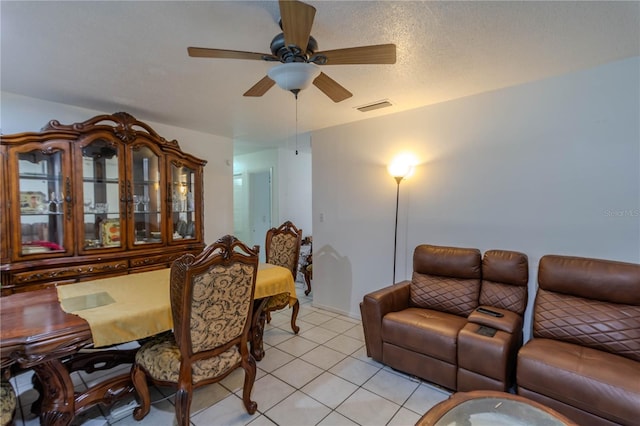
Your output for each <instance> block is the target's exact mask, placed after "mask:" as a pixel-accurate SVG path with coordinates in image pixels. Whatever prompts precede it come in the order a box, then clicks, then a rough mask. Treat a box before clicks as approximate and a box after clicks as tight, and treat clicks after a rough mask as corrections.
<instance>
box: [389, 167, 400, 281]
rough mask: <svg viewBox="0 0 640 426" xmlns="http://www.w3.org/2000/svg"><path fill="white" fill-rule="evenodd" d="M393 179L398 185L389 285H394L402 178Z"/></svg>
mask: <svg viewBox="0 0 640 426" xmlns="http://www.w3.org/2000/svg"><path fill="white" fill-rule="evenodd" d="M394 179H395V180H396V182H397V183H398V185H397V188H396V226H395V228H394V230H395V232H394V235H393V281H391V284H395V283H396V258H397V252H398V250H397V247H398V205H399V202H400V182H402V179H403V177H402V176H394Z"/></svg>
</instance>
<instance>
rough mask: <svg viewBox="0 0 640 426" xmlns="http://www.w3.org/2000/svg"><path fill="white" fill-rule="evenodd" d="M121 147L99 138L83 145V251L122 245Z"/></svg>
mask: <svg viewBox="0 0 640 426" xmlns="http://www.w3.org/2000/svg"><path fill="white" fill-rule="evenodd" d="M120 161H121V159H120V156H119V151H118V146H117V145H115V144H114V143H113V142H110V141H108V140H105V139H96V140H95V141H93V142H91V143H89V144H87V145H86V146H85V147H83V148H82V200H81V202H82V207H83V208H82V212H83V215H82V216H83V218H84V221H83V228H82V230H81V233H82V235H83V236H84V237H83V238H82V240H81V241H82V251H85V252H86V251H92V250H96V249H103V248H114V247H123V244H122V237H121V234H120V226H121V223H122V220H121V219H122V217H121V216H122V214H121V210H120V209H121V204H120V198H121V188H120V180H119V170H120Z"/></svg>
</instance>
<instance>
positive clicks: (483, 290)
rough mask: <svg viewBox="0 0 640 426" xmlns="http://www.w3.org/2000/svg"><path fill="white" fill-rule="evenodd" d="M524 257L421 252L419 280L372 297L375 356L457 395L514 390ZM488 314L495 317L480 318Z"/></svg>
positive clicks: (370, 349)
mask: <svg viewBox="0 0 640 426" xmlns="http://www.w3.org/2000/svg"><path fill="white" fill-rule="evenodd" d="M527 282H528V262H527V256H526V255H524V254H522V253H517V252H511V251H503V250H490V251H487V252H486V253H485V255H484V258H482V257H481V254H480V251H479V250H477V249H473V248H457V247H442V246H433V245H426V244H425V245H420V246H418V247H416V249H415V251H414V254H413V276H412V279H411V281H403V282H400V283H397V284H394V285H393V286H390V287H386V288H383V289H380V290H377V291H375V292H372V293H370V294H367V295H365V296H364V299H363V301H362V303H361V304H360V310H361V314H362V323H363V328H364V334H365V341H366V349H367V355H368V356H370V357H372V358H373V359H375V360H377V361H379V362H382V363H384V364H386V365H388V366H390V367H392V368H394V369H397V370H400V371H403V372H405V373H408V374H411V375H415V376H417V377H420V378H422V379H425V380H428V381H430V382H433V383H437V384H439V385H441V386H444V387H446V388H449V389H453V390H472V389H491V390H502V391H504V390H507V389H508V388H509V387H510V386H511V384H512V381H513V377H514V371H513V370H514V366H515V359H516V354H517V351H518V349H519V347H520V346H521V345H522V321H523V320H522V314H523V312H524V309H525V307H526V301H527ZM478 307H484V308H487V309H490V310H491V311H493V312H495V313H497V315H499V317H494V316H491V315H488V314H486V313H481V312H478V311H477V310H476V309H477V308H478Z"/></svg>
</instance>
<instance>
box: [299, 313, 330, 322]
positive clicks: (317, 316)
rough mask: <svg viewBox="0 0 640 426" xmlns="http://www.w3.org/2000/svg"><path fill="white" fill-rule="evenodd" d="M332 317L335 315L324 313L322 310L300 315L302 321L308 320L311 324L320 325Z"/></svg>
mask: <svg viewBox="0 0 640 426" xmlns="http://www.w3.org/2000/svg"><path fill="white" fill-rule="evenodd" d="M334 317H335V315H330V314H327V313H324V311H323V312H319V311H314V312H311V313H310V314H308V315H305V316H301V317H300V319H302V320H304V322H308V323H311V324H313V325H320V324H323V323H325V322H327V321H329V320H330V319H331V318H334Z"/></svg>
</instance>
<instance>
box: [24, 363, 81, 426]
mask: <svg viewBox="0 0 640 426" xmlns="http://www.w3.org/2000/svg"><path fill="white" fill-rule="evenodd" d="M33 370H34V371H35V373H36V374H37V376H38V380H39V381H40V386H41V391H42V394H41V403H40V424H41V425H47V426H49V425H50V426H67V425H69V424H70V423H71V420H73V417H74V416H75V395H74V391H73V383H72V381H71V376H70V375H69V372H68V371H67V369H66V368H65V367H64V366H63V365H62V363H61V362H60V360H58V359H50V360H47V361H45V362H43V363H40V364H36V365H34V366H33Z"/></svg>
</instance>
